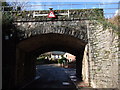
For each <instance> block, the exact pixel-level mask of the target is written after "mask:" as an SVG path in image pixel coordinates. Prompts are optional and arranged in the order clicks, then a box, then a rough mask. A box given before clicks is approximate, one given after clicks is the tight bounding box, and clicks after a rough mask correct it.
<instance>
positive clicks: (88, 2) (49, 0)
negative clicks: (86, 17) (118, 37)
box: [7, 0, 120, 18]
mask: <svg viewBox="0 0 120 90" xmlns="http://www.w3.org/2000/svg"><path fill="white" fill-rule="evenodd" d="M7 1H10V2H13V1H21V2H23V1H25V0H7ZM26 1H28V2H29V3H28V6H27V7H26V8H25V10H49V8H50V7H52V8H53V10H63V9H93V8H102V9H103V10H104V15H105V17H106V18H107V17H108V18H109V17H112V16H114V14H115V12H116V11H117V10H118V4H116V3H118V2H119V1H120V0H26ZM111 3H113V4H111ZM73 4H74V5H73ZM95 4H97V5H95ZM102 4H103V5H102ZM30 5H33V6H30ZM45 5H46V6H45Z"/></svg>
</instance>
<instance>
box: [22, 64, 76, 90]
mask: <svg viewBox="0 0 120 90" xmlns="http://www.w3.org/2000/svg"><path fill="white" fill-rule="evenodd" d="M66 72H67V70H65V68H62V67H58V66H55V65H54V64H47V65H37V66H36V77H35V80H34V81H33V82H31V83H29V84H28V85H26V86H24V87H23V89H28V88H29V89H30V88H31V89H33V88H35V89H39V90H42V89H40V88H44V89H45V88H50V89H52V88H56V89H57V88H59V89H60V90H62V89H64V90H77V89H76V86H75V84H74V83H73V81H71V79H70V78H69V75H68V74H67V73H66ZM70 73H71V72H70ZM70 73H69V74H70ZM72 74H73V72H72Z"/></svg>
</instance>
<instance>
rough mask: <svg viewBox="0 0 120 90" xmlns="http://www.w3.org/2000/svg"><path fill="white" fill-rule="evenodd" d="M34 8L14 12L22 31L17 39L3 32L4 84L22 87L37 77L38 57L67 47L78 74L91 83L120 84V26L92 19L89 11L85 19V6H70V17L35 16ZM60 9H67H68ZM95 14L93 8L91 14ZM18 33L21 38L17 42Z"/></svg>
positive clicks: (15, 24)
mask: <svg viewBox="0 0 120 90" xmlns="http://www.w3.org/2000/svg"><path fill="white" fill-rule="evenodd" d="M87 11H89V10H87ZM98 11H101V10H99V9H98V10H96V12H95V13H94V15H95V16H99V15H98V14H99V13H98ZM33 12H34V11H31V12H28V13H27V14H25V16H24V17H21V16H18V15H17V16H18V17H16V16H15V14H17V13H13V16H15V17H16V18H15V21H14V26H15V27H16V30H15V31H18V32H15V40H13V41H12V40H10V39H9V38H7V39H6V36H3V39H4V40H3V43H4V44H3V49H4V50H3V63H4V64H3V65H4V66H3V83H4V84H3V88H6V86H8V88H11V87H13V88H14V87H21V86H23V85H25V84H26V83H28V82H30V81H32V80H33V79H34V77H35V60H36V57H37V56H38V55H40V54H42V53H45V52H49V51H63V52H69V53H71V54H73V55H75V56H76V72H77V77H79V78H80V79H84V81H89V84H90V86H91V87H93V88H120V87H119V81H118V80H119V73H118V70H119V69H118V67H119V63H118V61H119V51H120V50H119V44H120V43H119V41H120V40H119V35H118V34H117V33H118V32H117V30H116V31H115V30H114V29H113V28H112V27H110V28H109V27H108V28H107V27H106V28H105V27H104V24H103V23H101V22H102V21H101V22H99V20H98V21H97V20H96V19H95V20H91V19H90V20H89V19H87V18H86V17H87V16H86V15H84V16H85V19H84V18H83V19H82V17H81V14H80V13H81V10H70V17H69V18H68V16H65V17H64V16H58V18H56V19H55V20H54V19H53V20H50V19H49V18H47V17H36V18H34V17H32V15H33ZM37 12H38V11H37ZM47 12H48V11H45V13H47ZM59 12H64V13H66V12H67V10H60V11H59ZM59 12H58V13H59ZM20 13H21V14H22V12H20ZM40 13H41V14H42V13H43V14H44V12H40ZM74 13H76V14H74ZM28 14H29V15H28ZM94 15H93V14H91V10H90V13H88V16H93V17H94ZM14 29H15V28H14ZM116 32H117V33H116ZM16 34H17V35H18V37H17V38H19V40H18V42H19V43H17V45H16V36H17V35H16ZM10 38H12V36H11V35H10ZM84 50H85V51H84ZM83 54H84V57H83ZM82 60H83V63H82ZM9 62H10V63H9ZM82 65H83V67H82ZM82 69H83V77H82ZM88 79H89V80H88Z"/></svg>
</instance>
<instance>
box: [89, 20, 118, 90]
mask: <svg viewBox="0 0 120 90" xmlns="http://www.w3.org/2000/svg"><path fill="white" fill-rule="evenodd" d="M96 24H97V25H96ZM88 26H89V38H88V43H89V50H90V51H89V57H90V58H89V60H90V61H89V62H90V84H91V86H92V87H94V88H119V89H120V83H119V81H118V80H119V78H120V76H119V75H120V73H119V72H118V70H120V69H119V67H120V65H118V64H119V63H118V62H119V53H120V50H119V43H120V42H119V41H120V40H119V36H118V34H117V33H116V32H115V31H114V30H113V29H112V28H109V29H104V27H103V25H102V24H100V23H98V22H97V23H95V22H94V24H93V23H92V24H89V25H88Z"/></svg>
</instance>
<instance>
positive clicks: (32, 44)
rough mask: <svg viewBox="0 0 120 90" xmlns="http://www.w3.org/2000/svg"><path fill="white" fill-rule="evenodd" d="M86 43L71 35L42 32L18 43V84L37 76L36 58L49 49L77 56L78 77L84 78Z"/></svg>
mask: <svg viewBox="0 0 120 90" xmlns="http://www.w3.org/2000/svg"><path fill="white" fill-rule="evenodd" d="M85 45H86V43H85V42H83V41H82V40H80V39H78V38H75V37H73V36H70V35H64V34H54V33H49V34H41V35H37V36H34V37H31V38H28V39H26V40H23V41H21V42H20V43H19V44H18V45H17V53H16V58H17V64H16V70H17V71H16V72H17V73H16V84H23V82H24V83H26V82H29V81H30V80H32V79H33V78H34V76H35V64H34V63H35V59H36V57H37V56H38V55H40V54H42V53H45V52H48V51H64V52H69V53H71V54H73V55H75V56H76V73H77V77H78V78H80V79H81V80H82V58H83V54H84V48H85Z"/></svg>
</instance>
